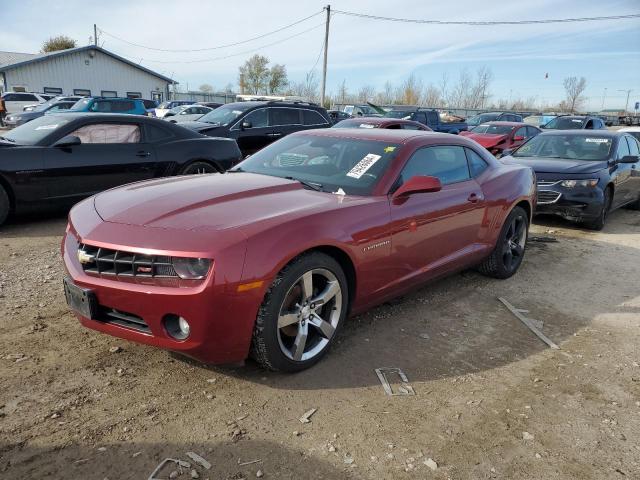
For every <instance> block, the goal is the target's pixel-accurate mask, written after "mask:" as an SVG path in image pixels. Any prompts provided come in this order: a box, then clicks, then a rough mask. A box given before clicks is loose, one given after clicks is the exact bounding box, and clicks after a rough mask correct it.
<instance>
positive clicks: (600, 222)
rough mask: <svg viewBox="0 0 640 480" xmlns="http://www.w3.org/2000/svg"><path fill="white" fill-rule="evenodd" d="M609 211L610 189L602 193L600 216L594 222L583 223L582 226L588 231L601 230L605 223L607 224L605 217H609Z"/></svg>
mask: <svg viewBox="0 0 640 480" xmlns="http://www.w3.org/2000/svg"><path fill="white" fill-rule="evenodd" d="M610 210H611V189H610V188H607V189H606V190H605V191H604V202H603V205H602V210H600V214H599V215H598V218H596V219H595V220H590V221H587V222H584V226H585V227H587V228H588V229H589V230H602V229H603V228H604V225H605V223H607V216H608V215H609V211H610Z"/></svg>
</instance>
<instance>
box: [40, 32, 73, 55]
mask: <svg viewBox="0 0 640 480" xmlns="http://www.w3.org/2000/svg"><path fill="white" fill-rule="evenodd" d="M77 46H78V44H77V42H76V41H75V40H74V39H73V38H69V37H67V36H66V35H58V36H57V37H51V38H49V39H48V40H47V41H46V42H44V43H43V44H42V53H49V52H56V51H58V50H66V49H68V48H75V47H77Z"/></svg>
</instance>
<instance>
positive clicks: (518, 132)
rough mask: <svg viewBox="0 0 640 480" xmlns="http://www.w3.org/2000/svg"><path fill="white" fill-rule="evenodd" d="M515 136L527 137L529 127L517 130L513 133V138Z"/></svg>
mask: <svg viewBox="0 0 640 480" xmlns="http://www.w3.org/2000/svg"><path fill="white" fill-rule="evenodd" d="M515 137H522V138H525V139H526V138H527V127H520V128H519V129H518V130H516V132H515V133H514V134H513V138H515Z"/></svg>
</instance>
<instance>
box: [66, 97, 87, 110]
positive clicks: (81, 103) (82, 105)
mask: <svg viewBox="0 0 640 480" xmlns="http://www.w3.org/2000/svg"><path fill="white" fill-rule="evenodd" d="M89 102H91V99H90V98H82V99H80V100H78V101H77V102H76V103H74V104H73V107H71V108H70V109H69V111H70V112H82V111H84V110H86V107H87V105H89Z"/></svg>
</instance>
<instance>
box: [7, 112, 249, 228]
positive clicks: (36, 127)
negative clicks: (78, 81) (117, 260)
mask: <svg viewBox="0 0 640 480" xmlns="http://www.w3.org/2000/svg"><path fill="white" fill-rule="evenodd" d="M0 133H2V136H0V224H2V223H3V222H4V221H5V219H6V218H7V215H8V214H9V213H10V212H16V213H23V212H27V211H30V210H31V211H33V210H44V209H46V208H61V207H68V206H71V205H73V204H74V203H76V202H77V201H78V200H80V199H82V198H84V197H88V196H90V195H93V194H94V193H96V192H100V191H102V190H106V189H108V188H112V187H115V186H118V185H123V184H125V183H131V182H136V181H139V180H147V179H150V178H156V177H165V176H170V175H186V174H194V173H214V172H224V171H225V170H226V169H228V168H229V167H231V166H232V165H235V164H236V163H237V162H238V161H240V159H241V158H240V157H241V156H240V150H239V149H238V146H237V145H236V142H234V141H233V140H229V139H225V138H209V137H206V136H204V135H200V134H199V133H197V132H194V131H192V130H188V129H186V128H182V127H180V126H178V125H175V124H171V123H169V122H163V121H161V120H157V119H153V118H150V117H144V116H134V115H117V114H96V113H61V114H54V115H44V116H42V117H40V118H36V119H35V120H32V121H31V122H29V123H26V124H24V125H21V126H20V127H17V128H15V129H13V130H10V131H8V132H0Z"/></svg>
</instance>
